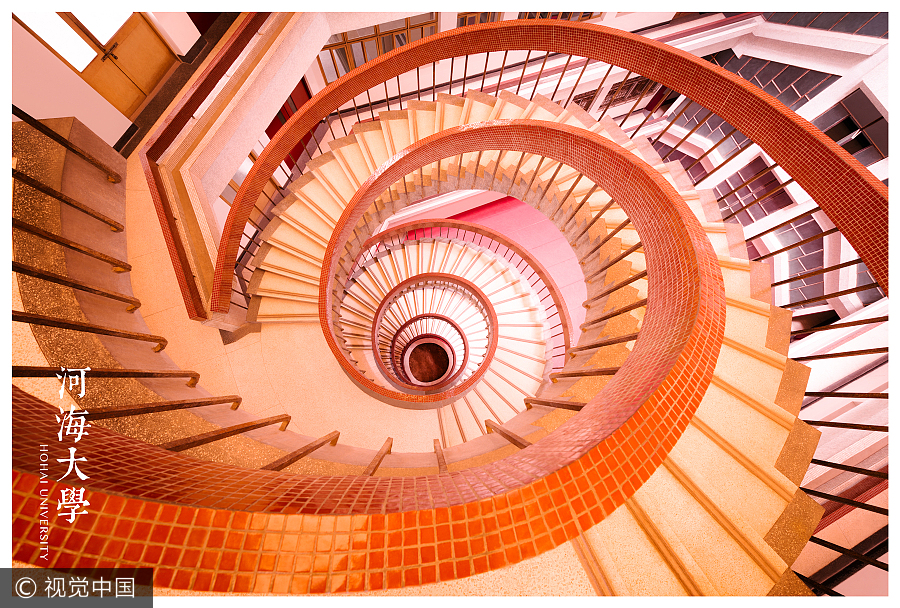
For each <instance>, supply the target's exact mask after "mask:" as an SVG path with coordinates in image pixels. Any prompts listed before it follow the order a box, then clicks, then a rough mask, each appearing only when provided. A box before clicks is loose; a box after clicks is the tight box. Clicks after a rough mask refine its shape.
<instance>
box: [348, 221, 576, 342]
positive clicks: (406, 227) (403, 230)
mask: <svg viewBox="0 0 900 608" xmlns="http://www.w3.org/2000/svg"><path fill="white" fill-rule="evenodd" d="M433 228H449V229H455V230H457V231H465V232H471V233H473V234H477V235H480V236H482V237H487V239H489V240H490V241H493V242H495V243H499V244H500V245H503V246H504V247H506V248H507V249H509V250H510V251H512V252H514V253H515V254H516V255H517V256H519V257H520V258H522V260H524V261H525V263H526V264H528V266H530V267H531V269H532V270H533V271H534V272H535V274H536V275H537V278H538V281H540V283H542V284H543V287H541V286H540V283H538V281H535V282H534V283H532V282H531V278H528V279H527V280H528V282H529V284H530V285H531V287H532V289H534V292H535V293H536V294H538V295H540V293H541V291H542V290H543V289H544V288H546V289H547V291H548V292H549V293H550V297H551V299H552V300H553V307H554V308H555V309H556V312H553V311H552V310H551V308H550V307H549V306H548V307H545V309H546V311H547V319H550V318H552V317H553V315H554V314H558V315H559V323H560V325H561V326H562V332H563V345H564V347H565V348H564V350H563V352H564V353H565V351H567V350H569V348H570V347H571V346H572V316H571V315H570V314H569V308H568V306H566V303H565V300H564V299H563V297H562V295H561V292H560V289H559V287H558V286H557V284H556V281H554V280H553V277H552V276H551V274H550V273H549V272H548V271H547V269H546V268H544V265H543V264H541V263H540V262H539V261H538V260H537V258H535V257H534V256H533V255H531V253H530V252H529V251H528V250H527V249H525V248H524V247H522V246H521V245H519V244H518V243H516V242H515V241H513V240H511V239H509V238H507V237H506V236H504V235H502V234H500V233H499V232H497V231H496V230H492V229H490V228H488V227H487V226H482V225H481V224H475V223H473V222H464V221H460V220H450V219H446V220H412V221H410V222H406V223H403V224H398V225H397V226H394V227H391V228H389V229H388V230H385V231H384V232H381V233H379V234H376V235H374V236H372V237H370V238H369V239H367V240H366V242H365V243H363V245H362V247H361V248H360V251H361V252H362V253H361V254H360V255H358V256H357V258H356V261H355V262H354V266H359V264H360V260H361V259H362V257H363V256H364V255H365V254H366V252H367V251H369V250H370V249H371V248H372V247H373V246H374V245H376V244H378V243H381V242H384V241H386V240H389V239H393V238H395V237H401V238H403V237H404V235H407V234H409V233H411V232H416V231H419V230H429V229H433ZM465 236H467V235H462V236H461V235H457V236H446V235H445V234H444V233H443V232H439V233H438V234H430V236H428V237H420V236H418V235H415V236H414V237H412V238H411V239H404V240H414V239H419V238H436V237H440V238H449V239H451V240H453V239H462V240H466V241H467V242H474V241H470V239H467V238H465ZM481 243H482V241H481V240H479V243H476V244H481ZM482 246H484V247H486V248H487V249H489V250H491V251H495V250H494V249H491V246H492V245H491V244H490V243H488V244H487V245H482ZM495 253H496V251H495ZM352 270H353V269H351V272H350V274H351V275H352V274H353V272H352ZM553 327H555V325H554V326H553Z"/></svg>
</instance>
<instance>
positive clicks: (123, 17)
mask: <svg viewBox="0 0 900 608" xmlns="http://www.w3.org/2000/svg"><path fill="white" fill-rule="evenodd" d="M131 15H132V13H131V11H124V10H115V9H114V8H113V9H110V10H106V11H104V12H91V11H78V12H77V13H51V12H32V11H16V13H15V14H14V15H13V17H14V18H15V19H16V20H17V21H18V22H19V23H20V24H21V25H23V26H24V27H25V28H26V29H28V30H30V31H31V33H32V34H34V36H35V37H36V38H37V39H38V40H40V41H41V42H42V43H43V44H44V45H45V46H46V47H48V48H49V49H50V50H51V51H53V52H54V53H55V54H56V55H58V56H59V57H61V58H62V59H63V60H64V61H65V62H66V63H68V64H69V65H70V66H72V67H73V68H74V69H75V70H76V71H78V72H81V71H83V70H84V68H86V67H87V66H88V64H89V63H90V62H91V61H92V60H93V59H94V58H95V57H96V56H97V54H98V50H100V51H102V52H106V49H105V48H104V45H105V44H106V43H107V42H109V39H110V38H112V36H113V34H115V33H116V32H117V31H118V29H119V28H120V27H122V25H123V24H124V23H125V21H127V20H128V18H129V17H131Z"/></svg>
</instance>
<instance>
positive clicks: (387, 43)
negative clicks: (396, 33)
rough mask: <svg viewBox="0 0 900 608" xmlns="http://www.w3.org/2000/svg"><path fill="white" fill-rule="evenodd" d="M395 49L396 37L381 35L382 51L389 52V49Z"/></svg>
mask: <svg viewBox="0 0 900 608" xmlns="http://www.w3.org/2000/svg"><path fill="white" fill-rule="evenodd" d="M393 50H394V37H393V36H382V37H381V52H382V53H387V52H388V51H393Z"/></svg>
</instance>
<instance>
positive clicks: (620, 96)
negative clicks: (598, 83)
mask: <svg viewBox="0 0 900 608" xmlns="http://www.w3.org/2000/svg"><path fill="white" fill-rule="evenodd" d="M650 82H651V81H650V79H649V78H644V77H643V76H637V77H635V78H629V79H628V80H626V81H625V82H624V83H621V86H619V84H614V85H612V88H611V89H610V90H609V92H608V93H607V94H606V98H605V99H604V100H603V102H602V103H601V104H600V107H605V106H606V105H607V104H608V103H609V102H610V101H612V104H611V105H617V104H620V103H625V102H626V101H634V100H635V99H637V98H639V97H641V95H643V96H644V98H645V99H650V98H651V97H652V96H653V94H654V93H656V91H658V90H659V87H660V84H659V83H658V82H654V83H652V84H650V88H649V89H647V91H646V93H645V92H644V88H645V87H647V85H648V83H650ZM596 94H597V90H596V89H595V90H593V91H588V92H587V93H581V94H579V95H576V96H575V97H573V98H572V101H574V102H575V103H577V104H578V105H579V106H581V107H582V108H583V109H584V110H585V111H588V112H589V111H590V108H588V106H589V105H590V103H591V100H592V99H594V96H595V95H596Z"/></svg>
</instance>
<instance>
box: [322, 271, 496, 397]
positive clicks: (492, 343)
mask: <svg viewBox="0 0 900 608" xmlns="http://www.w3.org/2000/svg"><path fill="white" fill-rule="evenodd" d="M323 268H324V265H323ZM428 282H442V283H450V284H452V285H457V286H459V288H461V290H463V291H466V292H468V293H469V294H471V295H472V297H473V298H474V299H475V300H476V301H477V302H478V303H479V304H480V305H481V309H482V311H483V314H484V315H485V320H486V321H487V325H488V332H489V334H488V335H489V337H490V339H489V341H488V347H487V352H486V353H485V356H484V361H482V364H481V367H480V368H479V369H478V370H476V371H475V372H474V373H473V374H472V375H471V376H469V377H468V378H466V380H465V381H463V382H461V383H460V384H458V385H456V386H453V387H450V388H448V389H446V390H440V389H439V390H433V389H432V387H428V388H422V387H415V386H411V385H410V386H407V387H404V388H405V389H406V390H407V391H409V393H410V394H407V393H399V392H397V391H391V390H388V389H386V388H384V387H382V386H379V385H378V384H375V383H374V382H372V381H371V380H369V379H368V378H366V377H365V376H363V375H362V374H360V373H359V370H357V369H356V366H354V365H353V364H352V363H350V361H349V360H348V359H346V357H345V356H344V354H343V351H341V354H342V356H341V357H340V358H339V361H341V363H342V364H344V363H346V364H347V365H349V367H344V370H345V371H348V370H350V369H352V370H353V373H350V374H349V376H350V378H351V379H353V381H354V382H356V383H357V384H361V385H362V386H364V387H365V388H366V389H367V390H368V391H371V392H375V393H377V394H379V395H381V397H383V398H385V399H390V400H393V401H392V402H393V403H395V404H396V405H398V406H399V407H407V408H415V409H428V408H437V407H440V406H442V405H446V404H447V403H449V402H450V401H452V400H454V399H457V398H459V397H460V396H461V395H463V394H465V393H466V392H468V391H469V390H470V389H471V388H472V387H474V386H475V383H477V382H478V380H479V379H480V378H481V376H483V375H484V373H485V372H486V371H487V369H488V367H489V366H490V362H491V359H493V357H494V352H495V351H496V350H497V341H498V331H497V330H498V325H499V324H498V321H497V315H496V313H494V309H493V307H492V306H491V302H490V300H489V299H488V297H487V296H486V295H485V294H484V292H482V291H481V290H480V289H479V288H478V286H477V285H475V284H474V283H472V282H471V281H467V280H466V279H463V278H462V277H458V276H455V275H452V274H447V273H443V272H423V273H422V274H417V275H414V276H411V277H409V278H408V279H406V280H405V281H402V282H400V283H397V285H396V286H394V288H393V289H391V290H390V291H389V292H388V293H387V294H386V295H385V296H384V298H382V299H381V302H380V303H379V304H378V308H377V309H376V311H375V318H374V319H373V320H372V349H373V352H374V355H375V357H374V358H375V363H376V364H377V365H378V367H379V369H380V371H381V373H382V374H383V375H384V376H385V378H386V379H387V378H389V377H390V374H389V372H388V370H387V368H385V366H384V362H383V361H382V360H381V357H380V356H378V344H377V342H378V329H379V327H380V326H381V320H382V318H384V314H385V312H387V310H388V308H389V307H390V305H391V304H392V303H393V302H394V300H395V299H396V298H397V297H398V296H399V295H400V294H401V293H403V292H404V291H406V290H407V289H409V288H410V287H413V286H415V285H417V284H419V283H428ZM325 284H326V283H324V282H323V283H322V285H323V286H324V285H325ZM322 291H323V290H320V293H321V292H322ZM320 302H321V299H320ZM328 337H331V338H332V340H333V339H334V335H333V334H329V336H328ZM328 337H326V341H328ZM332 343H333V342H329V346H330V345H331V344H332ZM334 344H335V346H336V347H337V348H338V349H340V347H339V346H337V344H336V342H334ZM413 393H414V394H413Z"/></svg>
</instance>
